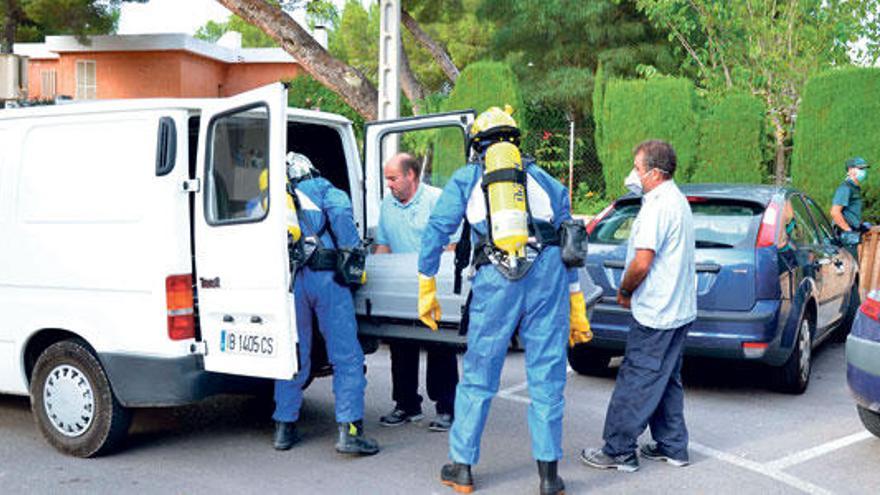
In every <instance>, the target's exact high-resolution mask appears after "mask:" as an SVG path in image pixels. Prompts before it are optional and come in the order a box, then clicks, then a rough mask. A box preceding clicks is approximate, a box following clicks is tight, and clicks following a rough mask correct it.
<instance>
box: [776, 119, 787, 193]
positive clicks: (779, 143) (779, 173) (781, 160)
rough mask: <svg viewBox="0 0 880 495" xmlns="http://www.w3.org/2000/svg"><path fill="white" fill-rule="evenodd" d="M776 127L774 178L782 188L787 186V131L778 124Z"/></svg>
mask: <svg viewBox="0 0 880 495" xmlns="http://www.w3.org/2000/svg"><path fill="white" fill-rule="evenodd" d="M774 125H775V127H776V132H775V134H776V142H775V146H774V148H775V149H776V167H775V168H776V170H775V173H774V176H775V178H776V185H777V186H781V185H783V184H785V129H783V128H782V125H781V124H780V123H778V122H776V123H774Z"/></svg>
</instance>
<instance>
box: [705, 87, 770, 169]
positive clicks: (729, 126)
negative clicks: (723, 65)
mask: <svg viewBox="0 0 880 495" xmlns="http://www.w3.org/2000/svg"><path fill="white" fill-rule="evenodd" d="M763 142H764V105H763V103H761V101H760V100H758V99H757V98H755V97H753V96H750V95H749V94H747V93H741V92H736V93H732V94H730V95H728V96H726V97H724V98H723V99H721V101H719V102H718V103H716V104H715V105H714V106H711V107H710V108H709V109H708V111H707V113H706V115H705V116H704V117H703V119H702V122H701V125H700V146H699V149H698V150H697V156H698V163H697V165H696V166H695V167H694V169H693V172H692V174H691V177H690V181H691V182H740V183H751V184H760V183H762V182H765V181H766V179H767V177H768V174H769V172H768V170H767V169H766V166H765V165H764V163H763V152H762V144H763Z"/></svg>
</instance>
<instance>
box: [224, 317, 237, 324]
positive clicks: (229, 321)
mask: <svg viewBox="0 0 880 495" xmlns="http://www.w3.org/2000/svg"><path fill="white" fill-rule="evenodd" d="M234 321H235V318H233V317H232V315H223V323H232V322H234Z"/></svg>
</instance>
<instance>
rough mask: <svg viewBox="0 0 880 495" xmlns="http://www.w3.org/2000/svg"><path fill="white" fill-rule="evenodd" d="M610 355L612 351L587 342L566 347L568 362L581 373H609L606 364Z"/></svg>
mask: <svg viewBox="0 0 880 495" xmlns="http://www.w3.org/2000/svg"><path fill="white" fill-rule="evenodd" d="M612 357H614V353H613V352H612V351H609V350H607V349H598V348H595V347H592V346H590V345H589V344H578V345H576V346H574V347H571V348H569V349H568V364H569V365H571V369H573V370H575V371H576V372H577V373H578V374H581V375H592V376H608V375H610V374H611V369H610V368H609V367H608V364H609V363H610V362H611V358H612Z"/></svg>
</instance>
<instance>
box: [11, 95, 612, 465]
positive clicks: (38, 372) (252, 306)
mask: <svg viewBox="0 0 880 495" xmlns="http://www.w3.org/2000/svg"><path fill="white" fill-rule="evenodd" d="M473 117H474V114H473V112H472V111H466V112H456V113H449V114H442V115H431V116H425V117H416V118H410V119H400V120H397V121H393V122H378V123H371V124H369V125H368V126H367V131H366V136H365V138H364V141H365V143H364V156H365V161H364V166H363V167H362V165H361V160H360V158H359V156H358V149H357V140H356V138H355V134H354V131H353V129H352V125H351V122H350V121H349V120H347V119H345V118H343V117H341V116H338V115H334V114H328V113H321V112H314V111H307V110H301V109H294V108H288V107H287V88H286V87H285V86H284V85H282V84H280V83H279V84H273V85H270V86H266V87H263V88H259V89H256V90H253V91H250V92H247V93H243V94H240V95H237V96H234V97H231V98H224V99H159V100H117V101H99V102H93V103H74V104H68V105H60V106H49V107H36V108H23V109H11V110H3V111H0V260H2V263H0V393H6V394H20V395H28V394H29V395H30V397H31V403H32V408H33V413H34V416H35V418H36V421H37V423H38V425H39V427H40V430H41V431H42V433H43V434H44V436H45V437H46V438H47V439H48V441H49V442H50V443H51V444H52V445H54V446H55V447H56V448H58V449H59V450H61V451H63V452H66V453H69V454H72V455H76V456H83V457H87V456H92V455H96V454H99V453H102V452H107V451H109V450H111V449H113V448H114V447H115V446H117V445H118V444H119V442H120V441H121V440H122V439H123V438H124V437H125V434H126V432H127V429H128V426H129V421H130V408H137V407H156V406H174V405H181V404H186V403H190V402H193V401H197V400H199V399H202V398H204V397H205V396H207V395H210V394H213V393H219V392H223V391H225V390H228V389H229V387H230V386H231V384H232V383H234V382H235V380H233V379H232V378H234V376H249V377H262V378H291V377H292V376H293V375H294V374H295V373H296V372H297V369H298V366H297V364H298V356H297V347H296V341H297V337H296V335H297V334H296V328H295V316H294V314H293V308H294V305H293V304H292V300H291V298H292V295H291V294H290V293H289V291H288V287H289V286H290V282H291V281H290V273H289V271H288V252H287V239H286V228H285V201H286V199H285V194H286V191H285V182H286V180H285V167H284V163H285V154H286V152H287V151H297V152H300V153H304V154H306V155H308V156H309V157H310V158H311V160H312V161H313V162H314V163H315V165H316V166H317V167H318V168H319V170H320V171H321V172H322V174H323V175H324V177H326V178H327V179H328V180H330V181H331V182H332V183H333V184H334V185H336V186H337V187H339V188H340V189H342V190H344V191H346V192H347V193H348V194H349V195H350V197H351V199H352V204H353V207H354V214H355V220H356V222H357V223H358V227H359V229H360V231H361V235H362V236H364V237H369V233H370V232H371V229H374V228H375V226H376V224H377V223H378V216H379V205H380V202H381V197H382V194H383V189H384V188H383V180H382V171H381V163H382V162H383V161H384V160H383V157H382V154H381V151H380V148H381V147H382V142H383V139H385V138H386V137H388V136H391V135H396V134H397V133H402V132H406V131H410V130H414V129H434V128H441V127H442V128H451V129H453V130H454V133H456V135H459V134H460V136H461V139H462V148H461V149H462V160H464V158H465V156H464V149H465V147H464V142H465V137H464V136H465V129H466V127H467V126H468V125H469V123H470V122H471V121H472V120H473ZM266 168H268V170H269V197H268V202H267V207H265V208H263V207H260V206H259V203H260V201H259V188H258V177H259V175H260V172H261V171H262V170H264V169H266ZM442 266H443V268H442V270H443V271H442V272H441V274H440V277H439V279H440V283H439V287H440V292H441V303H443V304H444V309H445V311H444V313H445V315H444V316H446V315H447V314H448V316H446V317H447V318H448V320H446V321H445V324H444V327H445V329H444V330H443V331H441V332H438V333H432V332H430V331H428V330H427V329H425V327H423V326H419V325H417V324H416V323H414V322H415V321H416V320H417V318H416V304H415V301H416V299H415V297H416V293H417V290H415V287H416V284H417V282H416V256H415V255H411V254H410V255H406V254H399V255H384V256H370V257H368V264H367V271H368V277H369V283H368V284H367V286H366V287H364V288H362V289H361V290H360V291H359V293H358V295H357V307H358V312H359V315H360V318H361V333H362V335H363V337H364V338H365V339H366V340H367V341H368V342H370V343H375V338H384V337H392V338H394V337H396V338H416V339H423V340H424V339H426V340H436V341H446V342H451V343H456V344H461V343H462V342H463V338H462V337H461V336H459V335H458V332H457V322H458V319H459V317H460V314H456V313H457V312H456V311H454V310H453V308H456V307H460V306H461V304H462V302H463V296H462V295H461V294H453V291H452V280H453V267H452V253H447V254H444V260H443V265H442ZM584 273H585V272H584ZM410 287H411V288H410ZM466 291H467V289H466V287H465V289H464V290H463V291H462V292H463V293H464V294H466V293H467V292H466ZM597 297H598V296H597ZM447 308H448V310H446V309H447ZM315 347H316V348H320V347H321V346H315ZM372 348H373V349H375V346H372ZM313 368H314V369H320V366H313Z"/></svg>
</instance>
